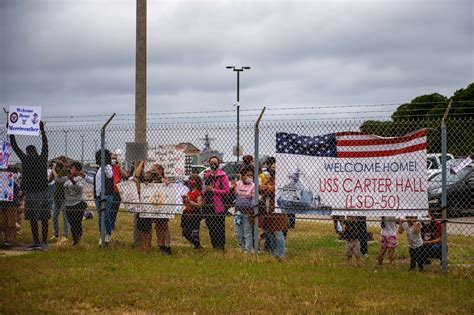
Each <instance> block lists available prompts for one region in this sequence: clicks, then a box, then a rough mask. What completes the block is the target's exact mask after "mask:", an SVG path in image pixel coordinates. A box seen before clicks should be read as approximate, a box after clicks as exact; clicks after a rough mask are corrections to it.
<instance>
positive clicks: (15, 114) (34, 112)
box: [8, 106, 41, 136]
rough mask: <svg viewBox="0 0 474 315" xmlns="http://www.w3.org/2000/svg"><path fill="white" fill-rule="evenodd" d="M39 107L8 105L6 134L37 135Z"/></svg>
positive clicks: (39, 119) (39, 117)
mask: <svg viewBox="0 0 474 315" xmlns="http://www.w3.org/2000/svg"><path fill="white" fill-rule="evenodd" d="M40 121H41V107H39V106H10V111H9V112H8V134H9V135H24V136H38V135H39V132H40Z"/></svg>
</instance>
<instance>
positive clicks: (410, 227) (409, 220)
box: [398, 216, 424, 272]
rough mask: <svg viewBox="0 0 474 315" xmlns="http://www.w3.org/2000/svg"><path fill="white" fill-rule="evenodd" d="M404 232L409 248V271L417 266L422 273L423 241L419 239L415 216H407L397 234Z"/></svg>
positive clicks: (418, 227)
mask: <svg viewBox="0 0 474 315" xmlns="http://www.w3.org/2000/svg"><path fill="white" fill-rule="evenodd" d="M403 231H406V233H407V239H408V246H409V247H410V271H411V270H414V269H415V267H416V265H417V264H418V269H419V271H420V272H422V271H423V264H424V257H423V239H422V238H421V223H420V222H418V221H417V218H416V216H407V217H406V221H405V222H403V223H402V224H400V226H399V227H398V233H400V234H401V233H403Z"/></svg>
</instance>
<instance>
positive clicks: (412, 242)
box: [402, 222, 423, 248]
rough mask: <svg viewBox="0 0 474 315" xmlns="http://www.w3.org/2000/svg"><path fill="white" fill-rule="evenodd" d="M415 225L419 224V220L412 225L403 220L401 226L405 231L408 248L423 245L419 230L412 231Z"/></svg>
mask: <svg viewBox="0 0 474 315" xmlns="http://www.w3.org/2000/svg"><path fill="white" fill-rule="evenodd" d="M415 225H420V222H416V223H415V224H413V225H412V226H409V225H408V222H403V224H402V228H403V230H405V231H406V232H407V239H408V246H410V248H418V247H421V246H423V239H422V238H421V230H420V231H419V232H418V233H414V232H413V230H414V229H415Z"/></svg>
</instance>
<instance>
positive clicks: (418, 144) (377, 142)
mask: <svg viewBox="0 0 474 315" xmlns="http://www.w3.org/2000/svg"><path fill="white" fill-rule="evenodd" d="M426 134H427V130H426V129H422V130H418V131H415V132H413V133H410V134H408V135H405V136H400V137H389V138H385V137H379V136H376V135H371V134H366V133H362V132H352V131H349V132H336V133H330V134H326V135H320V136H306V135H298V134H295V133H286V132H278V133H277V136H276V151H277V153H283V154H297V155H307V156H320V157H337V158H375V157H384V156H394V155H400V154H406V153H411V152H417V151H423V150H426V148H427V142H426Z"/></svg>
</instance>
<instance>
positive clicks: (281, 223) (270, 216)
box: [260, 163, 288, 259]
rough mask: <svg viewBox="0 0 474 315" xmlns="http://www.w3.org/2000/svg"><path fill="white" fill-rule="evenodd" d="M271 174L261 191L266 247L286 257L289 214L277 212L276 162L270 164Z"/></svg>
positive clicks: (274, 253) (279, 255)
mask: <svg viewBox="0 0 474 315" xmlns="http://www.w3.org/2000/svg"><path fill="white" fill-rule="evenodd" d="M268 172H269V174H270V176H269V178H267V183H266V184H265V185H262V187H261V188H260V191H261V193H262V195H263V196H264V198H265V204H266V212H265V213H264V220H263V221H264V230H265V237H266V240H265V242H266V244H265V248H268V249H269V250H270V251H271V252H272V253H273V255H274V256H276V257H277V258H280V259H281V258H284V257H285V251H286V248H285V234H284V233H286V232H287V231H288V216H287V215H286V214H284V213H275V163H273V164H272V165H270V166H269V168H268Z"/></svg>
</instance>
